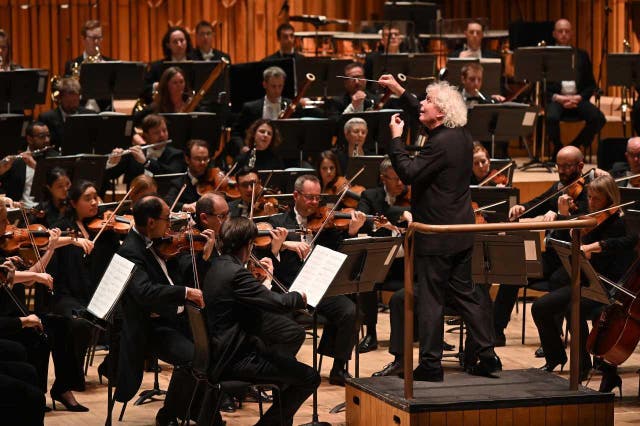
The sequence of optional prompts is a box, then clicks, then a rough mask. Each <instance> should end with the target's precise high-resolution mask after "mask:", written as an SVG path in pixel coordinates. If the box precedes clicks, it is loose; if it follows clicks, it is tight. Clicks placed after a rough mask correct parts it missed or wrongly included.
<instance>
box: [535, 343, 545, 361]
mask: <svg viewBox="0 0 640 426" xmlns="http://www.w3.org/2000/svg"><path fill="white" fill-rule="evenodd" d="M535 355H536V358H544V349H542V346H540V347H539V348H538V349H536V353H535Z"/></svg>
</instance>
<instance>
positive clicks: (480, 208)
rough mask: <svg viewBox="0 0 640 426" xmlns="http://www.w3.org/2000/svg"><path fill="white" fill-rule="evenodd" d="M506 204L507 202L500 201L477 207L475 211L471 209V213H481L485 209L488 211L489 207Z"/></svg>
mask: <svg viewBox="0 0 640 426" xmlns="http://www.w3.org/2000/svg"><path fill="white" fill-rule="evenodd" d="M506 202H507V200H502V201H498V202H497V203H493V204H487V205H486V206H482V207H478V208H477V209H473V212H474V213H478V212H482V211H485V210H487V209H490V208H491V207H495V206H499V205H501V204H504V203H506Z"/></svg>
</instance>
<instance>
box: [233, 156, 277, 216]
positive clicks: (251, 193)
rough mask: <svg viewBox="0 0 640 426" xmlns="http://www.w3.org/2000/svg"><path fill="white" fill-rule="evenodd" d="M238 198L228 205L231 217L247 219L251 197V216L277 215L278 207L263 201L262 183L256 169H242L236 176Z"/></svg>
mask: <svg viewBox="0 0 640 426" xmlns="http://www.w3.org/2000/svg"><path fill="white" fill-rule="evenodd" d="M236 182H237V183H238V189H239V190H240V198H239V199H237V200H233V201H231V202H230V203H229V210H230V215H231V217H238V216H242V217H249V213H250V212H251V202H252V197H253V216H268V215H273V214H277V213H278V206H277V205H274V204H273V203H272V202H270V201H265V197H264V194H263V187H262V182H261V181H260V176H259V175H258V172H257V171H256V169H251V168H249V167H243V168H242V169H240V171H239V172H238V173H237V174H236ZM254 186H255V189H254Z"/></svg>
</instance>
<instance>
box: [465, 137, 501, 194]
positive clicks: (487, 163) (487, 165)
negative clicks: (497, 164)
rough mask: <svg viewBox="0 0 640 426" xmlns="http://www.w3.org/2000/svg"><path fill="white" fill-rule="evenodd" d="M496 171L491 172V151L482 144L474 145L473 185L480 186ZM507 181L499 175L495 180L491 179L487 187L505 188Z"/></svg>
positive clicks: (475, 143) (476, 143)
mask: <svg viewBox="0 0 640 426" xmlns="http://www.w3.org/2000/svg"><path fill="white" fill-rule="evenodd" d="M492 172H493V173H495V171H492V170H491V159H490V158H489V151H487V149H486V148H485V147H484V146H483V145H482V144H481V143H480V142H474V143H473V175H471V185H478V184H479V183H480V182H482V181H484V180H485V179H486V178H488V177H489V175H490V174H491V173H492ZM506 181H507V178H506V176H504V175H499V176H496V177H495V178H494V179H491V180H490V181H489V182H488V183H486V185H487V186H497V187H503V186H505V183H504V182H506Z"/></svg>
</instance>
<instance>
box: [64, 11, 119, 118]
mask: <svg viewBox="0 0 640 426" xmlns="http://www.w3.org/2000/svg"><path fill="white" fill-rule="evenodd" d="M80 38H81V39H82V45H83V46H84V51H83V52H82V55H80V56H78V57H76V58H73V59H70V60H68V61H67V62H65V64H64V76H65V77H74V76H75V77H78V74H79V72H80V67H81V66H82V64H83V63H85V62H90V63H94V62H108V61H112V59H111V58H109V57H107V56H104V55H103V54H102V53H103V52H102V50H101V49H102V40H103V39H104V36H103V35H102V25H101V24H100V21H97V20H95V19H90V20H88V21H86V22H85V23H84V24H83V25H82V27H81V28H80ZM82 106H85V107H87V108H89V109H91V110H93V111H96V112H100V111H108V110H110V109H111V99H108V98H107V99H100V100H96V99H83V100H82Z"/></svg>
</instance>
